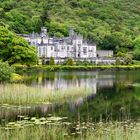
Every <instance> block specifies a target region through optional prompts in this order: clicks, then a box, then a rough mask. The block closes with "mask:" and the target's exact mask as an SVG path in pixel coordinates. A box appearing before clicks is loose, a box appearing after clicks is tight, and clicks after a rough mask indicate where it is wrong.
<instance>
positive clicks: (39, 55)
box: [39, 47, 41, 56]
mask: <svg viewBox="0 0 140 140" xmlns="http://www.w3.org/2000/svg"><path fill="white" fill-rule="evenodd" d="M39 56H41V48H40V47H39Z"/></svg>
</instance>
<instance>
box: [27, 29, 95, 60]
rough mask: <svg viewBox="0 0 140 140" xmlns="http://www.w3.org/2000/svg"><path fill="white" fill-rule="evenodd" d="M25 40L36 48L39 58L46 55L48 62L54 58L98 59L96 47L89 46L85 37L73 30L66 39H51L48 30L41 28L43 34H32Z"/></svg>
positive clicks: (93, 45)
mask: <svg viewBox="0 0 140 140" xmlns="http://www.w3.org/2000/svg"><path fill="white" fill-rule="evenodd" d="M24 38H25V39H26V40H27V41H28V42H29V43H30V45H33V46H35V47H36V49H37V52H38V57H39V58H41V57H42V56H43V55H45V57H46V60H49V59H50V57H54V59H55V61H56V62H58V61H64V60H65V59H67V58H72V59H74V60H81V61H82V60H92V59H93V58H96V45H95V44H88V43H87V42H86V40H84V39H83V36H81V35H80V34H79V35H77V34H76V33H75V32H74V31H73V29H70V30H69V36H68V37H64V38H57V37H49V36H48V34H47V29H46V28H45V27H43V28H41V33H40V34H38V33H32V34H31V35H26V36H24Z"/></svg>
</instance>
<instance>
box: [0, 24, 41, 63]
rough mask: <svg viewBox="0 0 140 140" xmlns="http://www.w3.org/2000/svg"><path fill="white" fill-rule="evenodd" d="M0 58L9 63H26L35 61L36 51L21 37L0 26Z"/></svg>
mask: <svg viewBox="0 0 140 140" xmlns="http://www.w3.org/2000/svg"><path fill="white" fill-rule="evenodd" d="M0 49H1V51H0V58H1V59H2V60H3V61H8V63H9V64H14V63H21V64H26V65H31V64H36V63H37V60H38V59H37V52H36V50H35V48H34V47H32V46H29V45H28V43H27V42H26V41H25V40H24V39H22V38H21V37H18V36H16V35H15V34H14V33H13V32H11V31H9V30H8V28H7V27H4V26H0Z"/></svg>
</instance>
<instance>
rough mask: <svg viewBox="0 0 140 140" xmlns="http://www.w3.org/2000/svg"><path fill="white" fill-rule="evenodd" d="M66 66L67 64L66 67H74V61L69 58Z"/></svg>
mask: <svg viewBox="0 0 140 140" xmlns="http://www.w3.org/2000/svg"><path fill="white" fill-rule="evenodd" d="M64 64H65V65H70V66H72V65H74V61H73V59H72V58H68V59H67V60H66V61H65V62H64Z"/></svg>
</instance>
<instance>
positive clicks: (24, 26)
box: [0, 0, 140, 60]
mask: <svg viewBox="0 0 140 140" xmlns="http://www.w3.org/2000/svg"><path fill="white" fill-rule="evenodd" d="M139 9H140V1H139V0H133V1H130V0H116V1H112V0H47V1H46V0H26V1H25V0H1V4H0V21H1V24H2V23H5V24H6V25H8V26H9V29H10V30H13V31H14V32H15V33H17V34H30V33H32V32H33V31H35V32H40V28H41V27H47V28H48V34H49V35H50V36H54V35H55V36H56V37H61V38H63V37H64V36H68V30H67V29H68V28H69V27H72V28H74V30H75V31H76V32H77V33H80V34H81V35H83V37H84V38H86V39H87V40H88V41H89V42H91V43H93V42H95V43H96V45H97V47H98V48H99V49H106V50H113V51H114V53H115V54H117V53H119V55H123V56H124V55H126V54H127V52H133V53H134V58H135V59H137V60H140V57H139V56H140V55H139V54H140V45H139V44H140V37H139V35H140V26H139V25H140V11H139Z"/></svg>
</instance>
